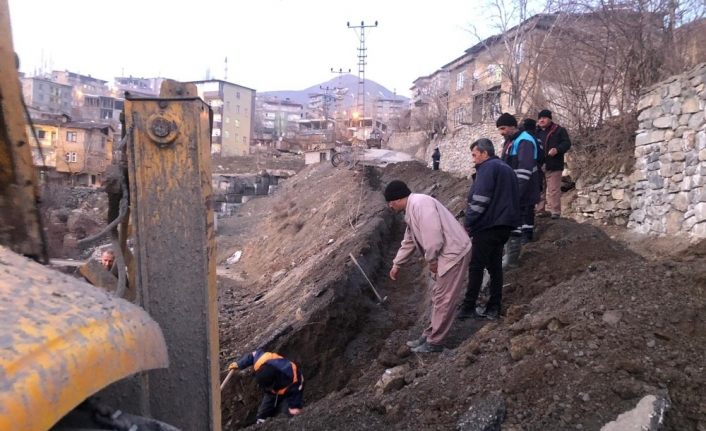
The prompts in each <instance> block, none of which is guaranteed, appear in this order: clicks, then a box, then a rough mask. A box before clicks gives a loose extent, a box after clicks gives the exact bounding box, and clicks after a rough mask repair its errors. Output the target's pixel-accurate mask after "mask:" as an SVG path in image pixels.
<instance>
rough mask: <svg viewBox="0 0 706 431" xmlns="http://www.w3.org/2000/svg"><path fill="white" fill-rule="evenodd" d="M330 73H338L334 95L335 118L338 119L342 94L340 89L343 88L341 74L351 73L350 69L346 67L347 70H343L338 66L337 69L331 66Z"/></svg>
mask: <svg viewBox="0 0 706 431" xmlns="http://www.w3.org/2000/svg"><path fill="white" fill-rule="evenodd" d="M331 73H335V74H337V75H338V86H337V87H336V91H335V95H336V120H338V119H339V117H340V115H341V111H342V109H341V105H342V104H341V101H342V100H343V95H342V94H341V93H342V90H343V74H344V73H351V69H350V68H348V71H345V70H343V68H342V67H339V68H338V70H335V69H334V68H333V67H332V68H331Z"/></svg>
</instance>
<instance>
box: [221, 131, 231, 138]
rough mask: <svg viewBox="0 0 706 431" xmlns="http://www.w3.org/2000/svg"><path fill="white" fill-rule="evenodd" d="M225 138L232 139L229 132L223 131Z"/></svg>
mask: <svg viewBox="0 0 706 431" xmlns="http://www.w3.org/2000/svg"><path fill="white" fill-rule="evenodd" d="M223 137H224V138H229V137H230V132H229V131H227V130H225V131H223Z"/></svg>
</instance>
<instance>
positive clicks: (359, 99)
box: [346, 21, 378, 118]
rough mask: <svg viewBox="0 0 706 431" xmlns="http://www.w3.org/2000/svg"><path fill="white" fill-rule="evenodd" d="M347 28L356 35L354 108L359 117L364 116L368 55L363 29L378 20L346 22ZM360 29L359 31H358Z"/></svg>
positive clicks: (376, 23) (376, 24)
mask: <svg viewBox="0 0 706 431" xmlns="http://www.w3.org/2000/svg"><path fill="white" fill-rule="evenodd" d="M346 25H347V26H348V28H352V29H353V30H354V31H355V32H356V34H357V35H358V41H359V42H360V44H359V45H358V93H357V94H356V100H355V103H356V110H357V111H358V113H359V114H360V118H365V65H366V64H367V62H366V59H367V57H368V53H367V48H366V47H365V29H366V28H371V27H377V26H378V22H377V21H375V24H373V25H365V22H364V21H361V22H360V25H353V26H352V25H351V23H350V22H347V23H346ZM358 30H360V32H359V31H358Z"/></svg>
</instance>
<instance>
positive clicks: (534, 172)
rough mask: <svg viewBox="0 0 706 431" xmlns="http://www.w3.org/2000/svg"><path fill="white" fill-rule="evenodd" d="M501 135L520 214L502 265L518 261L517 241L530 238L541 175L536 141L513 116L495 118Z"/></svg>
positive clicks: (532, 233) (532, 230)
mask: <svg viewBox="0 0 706 431" xmlns="http://www.w3.org/2000/svg"><path fill="white" fill-rule="evenodd" d="M495 125H496V126H497V128H498V130H499V131H500V134H501V135H502V137H503V138H505V143H504V144H503V152H502V159H503V161H504V162H505V163H507V164H508V165H510V167H511V168H512V169H514V170H515V175H517V180H518V186H519V189H520V190H519V192H520V193H519V194H520V216H521V219H522V225H521V226H519V227H518V229H517V230H515V231H513V233H512V234H511V237H510V240H509V241H508V245H507V250H506V261H505V264H506V266H515V265H517V264H518V260H519V254H520V248H521V244H522V243H523V242H528V241H531V240H532V239H533V236H534V206H535V204H536V203H537V202H539V194H540V188H541V182H540V181H541V179H540V174H539V167H538V166H537V164H538V160H539V156H540V154H539V151H540V149H539V145H537V142H536V141H535V139H534V137H532V135H530V134H529V133H527V132H525V131H520V130H519V129H518V128H517V119H516V118H515V117H514V116H512V115H510V114H508V113H507V112H505V113H503V114H502V115H501V116H500V117H499V118H498V120H497V121H496V122H495Z"/></svg>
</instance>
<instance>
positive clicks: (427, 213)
mask: <svg viewBox="0 0 706 431" xmlns="http://www.w3.org/2000/svg"><path fill="white" fill-rule="evenodd" d="M384 193H385V200H386V201H387V205H388V207H389V208H391V209H392V210H393V211H394V212H396V213H400V212H403V211H404V220H405V222H406V223H407V229H406V230H405V233H404V238H403V239H402V243H401V244H400V249H399V250H398V251H397V255H396V256H395V258H394V259H393V261H392V269H391V270H390V278H391V279H392V280H397V276H398V275H399V271H400V267H401V265H403V264H405V263H407V262H409V261H410V260H411V258H412V255H413V254H414V251H415V250H419V252H420V253H421V254H422V256H423V257H424V260H425V261H426V262H427V264H428V265H429V271H430V272H431V277H432V279H433V280H434V285H433V286H432V288H431V289H432V292H431V323H430V324H429V326H428V327H427V328H426V329H425V330H424V332H423V333H422V336H421V337H420V338H419V339H418V340H414V341H410V342H408V343H407V345H408V346H409V347H412V351H413V352H418V353H429V352H440V351H442V350H443V345H442V342H443V341H444V338H445V337H446V335H447V334H448V333H449V331H450V330H451V325H452V324H453V319H454V316H453V315H454V312H455V310H456V307H457V306H458V303H459V301H460V299H461V294H462V292H463V281H464V280H463V279H464V275H465V272H466V268H468V261H469V259H470V253H469V251H470V250H471V241H470V239H469V238H468V235H467V234H466V231H465V229H464V228H463V227H462V226H461V224H460V223H459V222H458V221H457V220H456V218H455V217H454V216H453V214H451V212H450V211H449V210H448V209H446V207H445V206H443V205H442V204H441V202H439V201H437V200H436V199H434V198H433V197H431V196H427V195H424V194H419V193H412V192H411V191H410V190H409V187H407V184H405V183H404V182H402V181H399V180H394V181H391V182H390V183H389V184H388V185H387V187H386V188H385V192H384Z"/></svg>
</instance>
